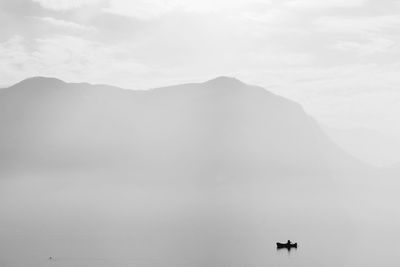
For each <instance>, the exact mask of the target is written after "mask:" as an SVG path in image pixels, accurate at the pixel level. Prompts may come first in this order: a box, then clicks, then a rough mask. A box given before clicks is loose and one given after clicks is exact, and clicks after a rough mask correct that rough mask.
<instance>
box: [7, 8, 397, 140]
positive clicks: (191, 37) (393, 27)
mask: <svg viewBox="0 0 400 267" xmlns="http://www.w3.org/2000/svg"><path fill="white" fill-rule="evenodd" d="M399 11H400V2H399V1H395V0H369V1H368V0H1V1H0V25H2V26H1V27H0V85H1V86H6V85H10V84H12V83H15V82H17V81H19V80H21V79H24V78H26V77H30V76H36V75H41V76H53V77H58V78H60V79H63V80H65V81H86V82H91V83H107V84H112V85H117V86H121V87H126V88H132V89H146V88H150V87H156V86H164V85H170V84H176V83H182V82H192V81H195V82H196V81H203V80H207V79H211V78H213V77H216V76H220V75H228V76H234V77H237V78H239V79H241V80H243V81H245V82H248V83H253V84H258V85H262V86H264V87H266V88H267V89H268V90H270V91H273V92H275V93H278V94H280V95H283V96H286V97H289V98H291V99H293V100H296V101H298V102H300V103H301V104H302V105H303V106H304V107H305V108H306V110H307V111H308V112H309V113H310V114H311V115H313V116H314V117H316V118H317V119H318V120H320V121H321V122H323V123H325V124H327V125H330V126H333V127H339V128H352V127H368V128H373V129H378V130H380V131H382V132H387V133H392V134H394V133H397V134H400V88H399V84H400V75H399V73H400V72H399V70H400V64H399V62H400V49H399V42H398V41H399V38H400V13H399Z"/></svg>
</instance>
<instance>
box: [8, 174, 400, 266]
mask: <svg viewBox="0 0 400 267" xmlns="http://www.w3.org/2000/svg"><path fill="white" fill-rule="evenodd" d="M64 178H65V179H64ZM67 178H68V177H61V178H59V179H50V178H49V177H45V178H43V177H33V178H32V177H18V178H15V179H4V180H1V181H0V183H1V189H0V214H1V215H0V266H4V267H27V266H29V267H42V266H44V267H46V266H60V267H64V266H74V267H75V266H78V267H80V266H82V267H102V266H151V267H155V266H163V267H165V266H171V267H177V266H182V267H183V266H185V267H188V266H199V267H200V266H207V267H208V266H226V267H230V266H232V267H236V266H238V267H239V266H246V267H247V266H249V267H250V266H257V267H258V266H260V267H261V266H300V267H302V266H304V267H306V266H307V267H309V266H332V267H333V266H335V267H337V266H352V267H353V266H399V264H400V258H399V257H398V252H399V251H400V242H397V241H398V240H400V224H399V219H400V212H399V211H400V208H399V207H398V206H397V203H399V201H398V200H399V199H398V198H399V196H397V193H396V191H397V188H396V183H395V182H394V181H389V182H388V181H386V183H383V182H376V181H374V180H366V181H362V182H359V181H358V180H351V182H349V180H346V179H343V180H340V179H339V180H336V181H333V182H332V181H331V182H330V183H328V185H326V184H325V183H323V182H321V183H319V182H315V181H314V180H307V179H306V180H285V179H277V180H275V182H273V183H271V182H269V183H265V182H246V183H243V182H238V183H221V184H214V185H210V184H208V185H205V184H204V185H163V186H154V185H150V184H134V183H130V182H126V181H125V182H124V181H120V182H110V181H107V180H101V181H100V180H99V179H97V180H94V179H91V178H81V179H76V180H71V179H67ZM287 239H291V240H292V241H295V242H298V244H299V247H298V249H297V250H291V251H290V252H288V251H286V250H276V248H275V242H277V241H280V242H285V241H286V240H287ZM49 257H53V258H52V259H49Z"/></svg>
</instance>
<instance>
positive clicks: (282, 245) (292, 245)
mask: <svg viewBox="0 0 400 267" xmlns="http://www.w3.org/2000/svg"><path fill="white" fill-rule="evenodd" d="M276 247H277V248H287V249H291V248H297V243H279V242H277V243H276Z"/></svg>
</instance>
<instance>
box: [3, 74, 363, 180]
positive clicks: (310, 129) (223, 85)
mask: <svg viewBox="0 0 400 267" xmlns="http://www.w3.org/2000/svg"><path fill="white" fill-rule="evenodd" d="M56 87H57V88H58V90H54V89H55V88H56ZM16 88H22V89H24V90H15V89H16ZM25 89H27V90H25ZM32 89H33V90H32ZM0 122H1V123H2V125H4V129H6V130H5V131H3V132H2V133H0V148H2V151H3V153H1V154H0V159H2V160H3V162H5V163H7V164H3V166H2V167H4V168H6V167H5V165H8V166H14V167H15V168H16V169H18V168H20V169H24V168H25V169H26V168H28V169H29V168H39V169H45V168H56V169H57V168H89V167H90V168H99V167H104V168H109V169H114V170H118V169H131V170H134V171H137V170H142V171H143V172H144V173H150V172H153V171H155V170H154V168H156V169H157V168H158V169H159V170H164V173H170V176H173V175H174V173H175V174H176V173H180V175H183V176H184V174H185V173H186V172H188V173H191V175H192V176H199V175H200V173H203V172H210V171H213V170H214V171H216V170H219V172H222V173H225V174H226V175H228V174H227V173H230V174H229V175H237V174H238V173H252V172H254V173H255V172H257V176H264V175H267V176H268V175H273V174H274V173H275V174H290V175H299V174H302V173H303V174H306V175H307V174H313V175H318V174H321V173H336V172H343V171H350V169H353V170H355V169H359V168H360V167H361V166H364V164H363V163H361V162H359V161H357V160H356V159H354V158H352V157H351V156H350V155H348V154H346V153H345V152H344V151H342V150H341V149H340V148H338V147H336V146H335V145H334V144H333V142H331V141H330V140H329V138H327V137H326V136H325V135H324V134H323V133H322V131H321V130H320V129H319V126H318V124H317V123H316V122H315V120H314V119H312V118H311V117H309V116H308V115H307V114H306V113H305V112H304V110H303V108H302V107H301V105H300V104H298V103H296V102H293V101H291V100H289V99H286V98H283V97H281V96H278V95H275V94H273V93H271V92H269V91H267V90H265V89H263V88H262V87H258V86H253V85H247V84H245V83H243V82H241V81H239V80H237V79H234V78H229V77H217V78H216V79H212V80H209V81H206V82H203V83H190V84H183V85H177V86H168V87H164V88H155V89H151V90H129V89H123V88H119V87H112V86H106V85H91V84H87V83H65V82H63V81H61V80H58V79H55V78H43V77H37V78H33V79H32V78H31V79H27V80H24V81H23V82H22V83H17V84H16V85H14V86H11V87H9V88H7V89H4V90H1V91H0ZM107 166H109V167H107ZM156 172H157V171H156ZM189 176H190V175H189Z"/></svg>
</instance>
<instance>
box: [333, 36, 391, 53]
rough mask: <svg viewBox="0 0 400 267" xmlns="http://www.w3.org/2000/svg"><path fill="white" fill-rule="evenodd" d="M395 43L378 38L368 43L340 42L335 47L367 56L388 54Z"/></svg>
mask: <svg viewBox="0 0 400 267" xmlns="http://www.w3.org/2000/svg"><path fill="white" fill-rule="evenodd" d="M395 43H396V42H395V41H393V40H391V39H387V38H380V37H376V38H375V39H371V40H369V41H367V42H350V41H339V42H337V43H336V44H335V45H334V47H335V48H337V49H339V50H343V51H354V52H357V53H359V54H360V55H364V56H365V55H372V54H376V53H384V52H387V51H389V50H390V49H391V48H392V47H393V46H394V45H395Z"/></svg>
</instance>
